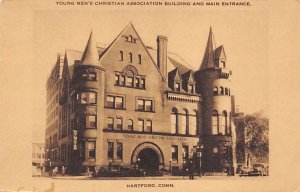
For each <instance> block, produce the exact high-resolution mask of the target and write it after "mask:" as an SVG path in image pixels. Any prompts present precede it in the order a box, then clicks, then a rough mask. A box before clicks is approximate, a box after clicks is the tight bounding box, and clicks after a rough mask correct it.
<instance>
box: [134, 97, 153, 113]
mask: <svg viewBox="0 0 300 192" xmlns="http://www.w3.org/2000/svg"><path fill="white" fill-rule="evenodd" d="M137 109H138V110H139V111H153V101H152V100H146V99H138V101H137Z"/></svg>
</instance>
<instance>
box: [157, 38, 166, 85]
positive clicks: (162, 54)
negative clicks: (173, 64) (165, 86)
mask: <svg viewBox="0 0 300 192" xmlns="http://www.w3.org/2000/svg"><path fill="white" fill-rule="evenodd" d="M156 42H157V66H158V68H159V70H160V71H161V73H162V74H163V80H164V81H167V80H168V76H167V73H168V72H167V57H168V51H167V43H168V38H167V37H165V36H162V35H159V36H157V39H156Z"/></svg>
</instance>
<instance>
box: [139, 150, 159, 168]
mask: <svg viewBox="0 0 300 192" xmlns="http://www.w3.org/2000/svg"><path fill="white" fill-rule="evenodd" d="M137 163H138V167H139V168H140V169H143V170H145V171H146V172H154V171H158V169H159V158H158V155H157V153H156V152H155V150H153V149H151V148H145V149H143V150H141V151H140V153H139V154H138V162H137Z"/></svg>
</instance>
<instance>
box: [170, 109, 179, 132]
mask: <svg viewBox="0 0 300 192" xmlns="http://www.w3.org/2000/svg"><path fill="white" fill-rule="evenodd" d="M177 116H178V111H177V109H176V108H174V109H173V110H172V113H171V133H172V134H176V133H178V125H177V124H178V122H177V121H178V120H177Z"/></svg>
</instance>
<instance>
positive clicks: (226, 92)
mask: <svg viewBox="0 0 300 192" xmlns="http://www.w3.org/2000/svg"><path fill="white" fill-rule="evenodd" d="M225 95H228V89H227V87H226V88H225Z"/></svg>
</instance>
